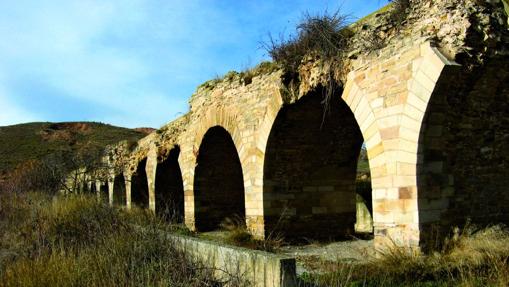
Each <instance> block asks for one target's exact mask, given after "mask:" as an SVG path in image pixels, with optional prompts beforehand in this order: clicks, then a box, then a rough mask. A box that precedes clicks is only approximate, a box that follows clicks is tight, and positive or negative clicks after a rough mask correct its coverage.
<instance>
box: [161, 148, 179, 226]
mask: <svg viewBox="0 0 509 287" xmlns="http://www.w3.org/2000/svg"><path fill="white" fill-rule="evenodd" d="M179 155H180V147H179V146H174V147H173V148H172V149H171V150H170V152H169V155H168V157H167V158H166V159H164V160H162V161H160V162H158V163H157V167H156V176H155V197H156V214H158V215H159V216H161V217H163V218H165V219H167V220H169V221H172V222H177V223H182V222H183V220H184V183H183V180H182V173H181V170H180V164H179Z"/></svg>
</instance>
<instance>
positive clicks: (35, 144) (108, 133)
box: [0, 122, 148, 180]
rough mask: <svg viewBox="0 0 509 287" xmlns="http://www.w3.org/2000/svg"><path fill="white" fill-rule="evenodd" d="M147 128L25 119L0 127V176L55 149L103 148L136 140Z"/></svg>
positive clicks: (0, 177) (55, 150)
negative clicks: (31, 121) (20, 122)
mask: <svg viewBox="0 0 509 287" xmlns="http://www.w3.org/2000/svg"><path fill="white" fill-rule="evenodd" d="M145 130H147V131H148V129H141V130H133V129H127V128H121V127H116V126H112V125H107V124H102V123H96V122H67V123H49V122H44V123H26V124H19V125H12V126H3V127H0V180H1V179H2V178H3V177H5V176H7V175H8V173H9V172H10V171H12V170H14V169H15V168H16V167H17V166H20V164H22V163H24V162H27V161H29V160H39V159H41V158H42V157H44V156H46V155H48V154H51V153H54V152H58V151H76V152H77V151H79V150H82V149H84V148H86V147H98V148H102V147H105V146H106V145H110V144H114V143H116V142H119V141H122V140H128V141H137V140H138V139H140V138H142V137H143V136H145V135H146V134H147V132H146V131H145Z"/></svg>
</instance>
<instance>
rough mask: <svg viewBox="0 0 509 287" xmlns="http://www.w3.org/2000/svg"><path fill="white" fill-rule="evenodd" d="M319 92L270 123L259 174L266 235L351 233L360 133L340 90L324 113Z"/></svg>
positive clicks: (336, 234) (308, 95)
mask: <svg viewBox="0 0 509 287" xmlns="http://www.w3.org/2000/svg"><path fill="white" fill-rule="evenodd" d="M323 92H324V91H323V89H322V88H320V87H319V88H317V89H315V90H313V91H311V92H310V93H308V94H307V95H305V96H303V97H302V98H300V99H299V100H298V101H297V102H296V103H295V104H292V105H287V106H284V107H283V108H281V110H280V111H279V112H278V115H277V116H276V119H275V121H274V124H273V126H272V129H271V132H270V135H269V137H268V142H267V147H266V151H265V161H264V177H263V182H264V186H263V194H264V203H265V206H264V223H265V229H266V234H265V236H266V237H267V236H269V234H270V233H272V232H274V231H277V232H282V233H284V234H285V235H286V236H287V238H300V237H305V238H329V237H337V236H341V235H345V234H347V233H353V232H354V222H355V212H356V204H355V191H356V189H355V187H356V173H357V159H358V155H359V152H360V150H361V145H362V143H363V137H362V133H361V131H360V129H359V127H358V125H357V122H356V119H355V117H354V115H353V113H352V112H351V110H350V108H349V107H348V106H347V104H346V103H345V102H344V101H343V100H342V99H341V98H340V96H339V95H340V94H341V93H340V92H341V91H337V92H335V93H334V94H333V99H332V103H331V106H330V110H329V111H328V112H326V113H325V115H324V107H323V104H322V100H323ZM278 225H280V226H278Z"/></svg>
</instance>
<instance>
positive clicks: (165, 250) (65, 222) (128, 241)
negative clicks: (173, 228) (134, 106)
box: [0, 193, 243, 286]
mask: <svg viewBox="0 0 509 287" xmlns="http://www.w3.org/2000/svg"><path fill="white" fill-rule="evenodd" d="M0 204H1V205H0V228H1V230H2V233H1V234H0V286H223V285H224V282H217V281H216V280H214V279H213V276H212V274H213V271H214V270H211V269H210V268H207V267H205V266H202V265H201V264H200V263H198V262H195V261H194V260H192V259H191V258H188V257H187V255H185V254H184V253H182V252H180V251H178V250H176V249H175V248H174V247H173V245H172V243H171V241H169V240H168V239H166V238H165V237H163V236H160V228H161V226H160V222H159V221H158V220H157V219H155V217H154V216H151V215H150V214H148V213H146V212H143V211H135V212H134V213H126V212H124V211H122V210H120V209H113V208H110V207H108V206H107V205H104V204H101V203H98V202H97V201H96V198H95V197H94V196H83V195H81V196H79V195H74V196H69V197H56V198H52V197H50V196H47V195H44V194H40V193H28V194H6V193H3V194H0ZM135 225H142V226H143V227H144V228H134V227H133V226H135ZM233 279H235V281H232V280H233ZM227 280H229V281H231V282H230V283H229V284H230V285H229V286H241V284H240V283H238V282H239V280H238V278H232V279H227ZM242 286H243V285H242Z"/></svg>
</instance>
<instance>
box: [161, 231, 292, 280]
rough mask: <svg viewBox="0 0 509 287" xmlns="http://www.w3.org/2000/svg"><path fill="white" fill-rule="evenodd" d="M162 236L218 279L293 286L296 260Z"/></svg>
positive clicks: (200, 241) (245, 249)
mask: <svg viewBox="0 0 509 287" xmlns="http://www.w3.org/2000/svg"><path fill="white" fill-rule="evenodd" d="M165 236H166V237H167V238H169V239H170V240H172V241H173V242H174V243H175V247H176V248H177V249H179V250H182V251H184V252H185V253H187V254H189V255H190V256H192V257H193V258H195V259H196V260H198V261H200V262H202V263H203V264H205V265H206V266H207V267H210V268H214V269H216V274H215V276H217V278H222V277H224V276H225V275H227V274H242V277H243V278H245V279H246V280H247V281H249V282H250V283H251V284H252V286H257V287H258V286H259V287H290V286H296V265H295V258H292V257H286V256H280V255H276V254H271V253H268V252H263V251H257V250H251V249H247V248H241V247H235V246H229V245H225V244H221V243H218V242H213V241H208V240H203V239H199V238H194V237H188V236H183V235H177V234H170V233H165Z"/></svg>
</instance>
